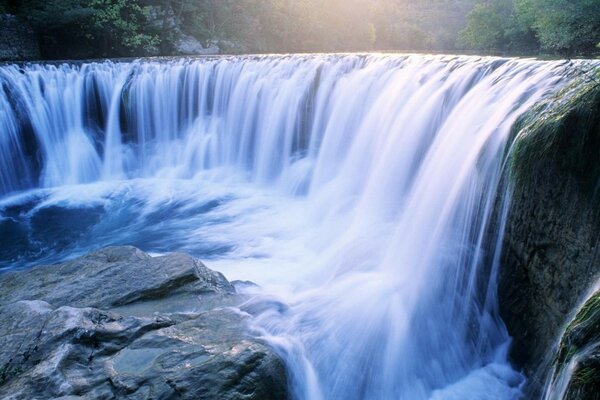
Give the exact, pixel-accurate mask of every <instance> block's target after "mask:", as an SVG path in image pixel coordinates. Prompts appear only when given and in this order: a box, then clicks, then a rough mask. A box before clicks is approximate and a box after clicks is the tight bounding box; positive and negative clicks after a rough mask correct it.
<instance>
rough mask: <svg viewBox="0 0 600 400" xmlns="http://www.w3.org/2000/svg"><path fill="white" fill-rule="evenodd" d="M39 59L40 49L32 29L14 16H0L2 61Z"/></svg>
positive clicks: (0, 59) (0, 55) (0, 54)
mask: <svg viewBox="0 0 600 400" xmlns="http://www.w3.org/2000/svg"><path fill="white" fill-rule="evenodd" d="M39 59H40V49H39V47H38V42H37V38H36V36H35V33H34V32H33V30H32V29H31V27H30V26H29V25H28V24H26V23H24V22H23V21H20V20H18V19H17V17H15V16H14V15H10V14H0V61H22V60H39Z"/></svg>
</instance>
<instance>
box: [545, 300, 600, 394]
mask: <svg viewBox="0 0 600 400" xmlns="http://www.w3.org/2000/svg"><path fill="white" fill-rule="evenodd" d="M547 395H548V396H549V397H550V398H561V399H564V400H596V399H598V398H599V396H600V292H596V293H595V294H593V295H592V296H591V297H590V298H589V299H588V300H587V301H586V302H585V303H584V304H583V306H581V307H580V308H579V310H578V311H577V313H576V315H575V318H573V320H572V321H571V322H570V323H569V325H567V328H566V329H565V331H564V333H563V335H562V337H561V340H560V345H559V348H558V352H557V353H556V356H555V359H554V367H553V373H552V378H551V381H550V385H549V386H548V388H547Z"/></svg>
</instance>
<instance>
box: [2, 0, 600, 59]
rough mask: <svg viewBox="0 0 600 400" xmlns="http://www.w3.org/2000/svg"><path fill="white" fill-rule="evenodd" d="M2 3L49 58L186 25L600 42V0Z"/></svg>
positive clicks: (401, 44)
mask: <svg viewBox="0 0 600 400" xmlns="http://www.w3.org/2000/svg"><path fill="white" fill-rule="evenodd" d="M0 12H11V13H17V14H18V15H19V16H20V17H21V18H23V19H25V20H27V21H29V22H30V23H31V24H32V25H33V27H34V29H35V30H36V32H37V33H38V36H39V37H40V40H41V48H42V51H43V52H44V55H45V56H46V57H49V58H55V57H65V56H68V57H114V56H130V55H152V54H154V55H158V54H162V55H168V54H172V53H173V51H174V49H175V48H176V43H177V41H178V39H179V38H180V37H182V35H190V36H192V37H194V38H196V39H197V40H199V41H200V42H201V43H203V44H204V45H205V46H208V45H211V44H213V43H218V44H219V47H220V48H221V49H224V50H225V51H230V52H236V53H239V52H331V51H372V50H416V51H423V50H438V51H454V50H456V49H457V48H460V49H464V48H470V49H479V50H500V51H513V52H514V51H517V52H531V51H538V50H540V49H542V50H544V51H549V52H553V53H557V52H558V53H562V54H569V55H570V54H579V53H585V54H590V53H593V52H598V51H600V50H599V49H600V47H597V46H600V1H599V0H421V1H414V0H0ZM461 30H462V32H461ZM459 32H461V33H460V35H459ZM459 36H460V37H459ZM457 39H459V40H457Z"/></svg>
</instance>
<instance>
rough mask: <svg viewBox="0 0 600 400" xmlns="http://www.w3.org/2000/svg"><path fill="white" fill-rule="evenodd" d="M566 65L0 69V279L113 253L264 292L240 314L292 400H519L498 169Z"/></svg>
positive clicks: (312, 61) (350, 59)
mask: <svg viewBox="0 0 600 400" xmlns="http://www.w3.org/2000/svg"><path fill="white" fill-rule="evenodd" d="M567 68H568V66H567V65H566V64H565V63H563V62H558V61H557V62H547V61H536V60H517V59H500V58H491V57H489V58H488V57H483V58H480V57H450V56H424V55H376V54H375V55H302V56H299V55H298V56H248V57H218V58H203V59H173V60H162V61H150V60H137V61H133V62H110V61H106V62H101V63H85V64H77V65H68V64H61V65H50V64H47V65H25V66H16V65H8V66H2V67H0V127H2V133H3V136H2V137H1V138H0V166H1V167H2V169H1V170H0V193H2V194H3V197H2V198H0V213H1V214H0V232H9V234H10V235H12V236H13V237H14V238H18V239H14V241H13V242H11V241H10V240H8V243H7V244H5V245H4V247H3V248H2V249H0V256H1V257H0V261H3V263H0V268H18V267H23V266H24V265H29V264H31V263H33V262H39V260H40V258H42V259H43V260H44V261H47V262H50V261H56V260H59V259H62V258H64V257H67V256H72V255H73V254H75V253H77V252H84V251H86V250H87V249H90V248H94V247H98V246H99V245H108V244H117V243H119V244H134V245H139V246H140V247H142V248H143V249H144V250H147V251H154V252H163V251H173V250H185V251H188V252H190V253H192V254H193V255H195V256H198V257H200V258H202V259H205V260H208V264H209V266H211V267H212V268H214V269H217V270H221V271H223V272H225V273H226V275H227V276H228V277H229V278H230V279H252V280H253V281H255V282H257V283H259V284H261V285H262V287H263V289H262V290H258V292H259V294H258V295H257V296H256V297H255V298H254V299H253V300H251V301H249V303H248V304H245V305H243V306H242V307H241V310H240V311H241V312H245V313H249V314H252V315H253V319H252V320H253V323H252V329H253V332H254V333H255V334H256V335H259V336H261V337H262V338H263V339H264V340H265V341H267V342H268V343H270V344H271V345H272V346H273V347H274V348H275V349H276V350H277V351H278V352H279V353H280V354H281V356H282V357H283V359H284V360H285V362H286V365H287V367H288V369H289V371H290V390H291V392H292V394H293V395H294V396H295V397H296V398H299V399H348V400H352V399H377V400H380V399H409V400H418V399H431V400H438V399H457V400H458V399H460V400H465V399H483V398H492V397H493V398H498V399H515V398H518V397H519V396H520V395H521V386H522V384H523V380H524V378H523V377H522V375H521V374H519V373H518V372H517V371H515V370H513V368H512V367H511V366H510V364H509V362H508V360H507V350H508V346H509V343H510V338H509V336H508V334H507V332H506V329H505V328H504V325H503V323H502V321H501V319H500V318H499V315H498V305H497V301H496V294H495V290H496V281H495V279H496V273H495V271H496V270H497V268H498V267H499V266H498V257H499V251H500V243H501V242H502V231H503V222H504V219H505V217H506V213H507V210H508V205H509V202H510V196H509V193H505V188H504V187H503V186H502V185H501V175H502V171H503V160H504V155H505V154H506V152H507V146H509V144H510V143H509V139H510V130H511V127H512V125H513V124H514V122H515V121H516V119H517V118H518V116H519V115H521V114H522V113H523V112H524V111H526V110H527V109H528V108H530V107H531V106H532V105H533V104H534V103H535V102H536V101H538V100H539V99H541V98H542V97H544V96H547V95H549V94H550V93H553V92H555V91H556V90H558V89H559V88H560V87H561V86H562V85H563V84H564V82H565V81H566V80H567V78H565V76H566V72H568V69H567ZM503 193H504V195H502V199H503V200H502V201H498V198H499V197H498V196H499V195H501V194H503ZM498 204H499V206H498ZM47 221H51V222H52V223H48V222H47ZM7 235H8V234H7ZM7 237H8V236H7ZM65 237H66V238H67V239H65ZM17 240H20V241H19V242H18V243H17ZM15 249H16V250H15Z"/></svg>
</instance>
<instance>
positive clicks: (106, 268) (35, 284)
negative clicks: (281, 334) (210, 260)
mask: <svg viewBox="0 0 600 400" xmlns="http://www.w3.org/2000/svg"><path fill="white" fill-rule="evenodd" d="M0 288H2V290H1V291H0V397H1V398H9V399H31V398H58V397H67V396H71V398H86V399H87V398H89V399H110V398H130V399H149V398H152V399H166V398H182V399H286V398H287V393H286V372H285V370H284V367H283V364H282V362H281V360H280V359H279V357H278V356H277V355H276V354H275V353H274V352H273V351H272V350H271V349H270V348H268V347H267V346H265V345H264V344H263V343H261V342H260V341H259V340H257V339H255V338H253V337H252V336H251V335H249V334H248V332H247V329H246V324H245V322H246V321H245V318H246V316H245V314H243V313H241V312H239V311H238V310H237V309H236V308H234V307H231V306H234V305H237V304H240V303H241V302H242V301H243V300H244V299H243V298H242V297H241V296H239V295H237V294H236V293H235V289H234V288H233V286H232V285H231V284H230V283H229V282H228V281H227V280H226V279H225V278H224V277H223V275H221V274H219V273H217V272H214V271H211V270H210V269H208V268H206V267H205V266H204V265H203V264H202V263H200V262H199V261H197V260H194V259H193V258H191V257H189V256H187V255H184V254H170V255H167V256H162V257H150V256H149V255H147V254H145V253H143V252H142V251H140V250H138V249H136V248H133V247H113V248H107V249H103V250H101V251H98V252H96V253H92V254H89V255H86V256H83V257H80V258H77V259H75V260H73V261H70V262H67V263H64V264H60V265H55V266H40V267H36V268H33V269H31V270H29V271H26V272H14V273H7V274H4V275H1V276H0Z"/></svg>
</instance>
